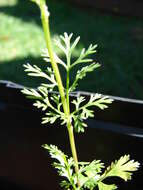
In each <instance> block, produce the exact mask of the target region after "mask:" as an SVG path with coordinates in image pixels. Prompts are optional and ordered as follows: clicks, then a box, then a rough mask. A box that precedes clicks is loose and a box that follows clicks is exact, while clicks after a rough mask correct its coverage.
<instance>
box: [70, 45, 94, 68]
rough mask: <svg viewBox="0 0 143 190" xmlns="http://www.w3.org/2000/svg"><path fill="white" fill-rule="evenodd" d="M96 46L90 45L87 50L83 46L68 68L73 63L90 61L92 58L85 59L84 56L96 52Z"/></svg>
mask: <svg viewBox="0 0 143 190" xmlns="http://www.w3.org/2000/svg"><path fill="white" fill-rule="evenodd" d="M96 47H97V45H94V46H93V45H92V44H91V45H90V46H89V47H88V49H87V50H85V48H83V49H82V51H81V53H80V56H79V57H78V58H77V60H76V61H75V62H74V63H73V64H72V65H71V67H70V69H71V68H73V67H74V66H75V65H77V64H79V63H86V62H91V61H93V60H92V59H86V57H87V56H88V55H90V54H93V53H95V52H96V50H95V49H96Z"/></svg>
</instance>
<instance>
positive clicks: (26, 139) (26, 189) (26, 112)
mask: <svg viewBox="0 0 143 190" xmlns="http://www.w3.org/2000/svg"><path fill="white" fill-rule="evenodd" d="M21 88H22V86H20V85H17V84H14V83H11V82H7V81H1V82H0V120H1V125H0V150H1V151H0V152H1V156H0V176H1V177H0V189H2V190H6V189H8V190H9V189H12V188H13V189H15V190H16V189H18V190H47V189H49V190H51V189H52V190H58V189H60V187H59V184H58V183H59V178H58V177H57V174H56V172H55V170H54V169H53V168H52V166H51V160H50V158H49V155H48V153H47V152H46V151H45V150H44V149H43V148H41V145H42V144H45V143H47V144H55V145H58V146H59V148H61V149H64V150H65V152H66V154H70V152H69V144H68V137H67V132H66V130H65V129H64V127H60V126H56V127H55V126H44V125H41V124H40V122H41V116H42V113H41V112H40V111H39V110H37V109H35V108H34V107H33V106H32V102H31V101H30V100H27V99H26V98H25V97H24V95H23V94H22V93H21V92H20V89H21ZM81 94H82V95H85V96H86V98H88V97H89V96H90V94H89V93H85V92H77V93H76V94H75V95H74V96H77V95H81ZM74 96H72V97H71V98H74ZM112 98H114V100H115V101H114V103H113V104H112V105H111V106H110V108H109V109H107V110H105V111H100V110H98V109H95V118H94V119H92V120H88V125H89V127H88V128H87V129H86V132H85V133H84V134H78V135H76V143H77V145H78V146H77V147H78V154H79V158H80V160H87V161H92V160H93V159H101V160H103V161H104V162H105V163H106V164H107V165H109V164H110V162H111V161H114V160H115V159H118V158H119V157H120V156H121V155H124V154H130V155H131V158H133V159H135V160H138V161H139V162H140V163H141V164H142V160H143V153H142V147H143V129H142V125H143V122H142V113H143V101H140V100H130V99H125V98H120V97H112ZM56 125H58V124H56ZM77 136H78V137H77ZM114 180H115V181H114V182H116V184H119V189H121V190H131V189H134V190H138V189H141V187H142V186H143V181H142V168H140V170H139V171H137V172H136V173H134V175H133V180H132V181H130V182H123V181H122V180H120V179H114ZM109 183H111V181H109Z"/></svg>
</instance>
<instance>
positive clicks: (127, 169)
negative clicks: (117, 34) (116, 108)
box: [22, 0, 139, 190]
mask: <svg viewBox="0 0 143 190" xmlns="http://www.w3.org/2000/svg"><path fill="white" fill-rule="evenodd" d="M31 1H33V2H35V3H36V4H37V5H38V7H39V9H40V12H41V22H42V26H43V31H44V35H45V43H46V47H47V49H45V50H44V51H43V53H42V57H43V59H44V61H45V62H47V68H46V69H45V70H42V69H41V68H39V66H37V65H30V64H29V63H28V64H25V65H24V67H25V71H26V72H27V74H28V75H29V76H32V77H38V78H39V77H41V78H45V79H46V81H47V82H46V83H42V84H41V85H40V86H39V87H38V88H37V90H35V89H32V88H24V89H23V90H22V92H23V93H24V94H25V95H26V96H27V97H28V98H32V99H34V101H35V102H34V104H33V105H34V106H35V107H37V108H38V109H41V110H42V111H44V113H45V116H44V117H43V118H42V123H43V124H47V123H51V124H53V123H54V122H56V121H57V120H58V121H60V122H61V125H64V126H65V127H66V128H67V131H68V135H69V144H70V149H71V157H69V156H67V155H66V154H65V153H64V152H62V151H61V150H59V149H58V147H57V146H55V145H47V144H45V145H42V146H43V147H44V148H45V149H46V150H48V152H49V154H50V156H51V157H52V158H53V159H54V160H55V162H54V164H53V166H54V167H55V168H56V170H57V171H58V174H59V175H60V176H62V178H63V180H62V181H61V183H60V185H61V186H62V187H63V188H64V189H67V190H84V189H90V190H93V189H99V190H114V189H117V186H116V185H115V184H110V185H109V184H106V183H105V182H104V179H105V178H108V177H113V176H116V177H120V178H122V179H123V180H125V181H127V180H130V179H131V176H132V173H133V171H136V170H137V169H138V167H139V163H138V162H136V161H134V160H130V156H129V155H124V156H122V157H121V158H119V159H118V160H116V161H114V162H112V163H111V165H110V166H109V167H107V168H105V166H104V163H102V162H101V161H100V160H93V161H92V162H88V161H87V162H80V161H78V156H77V151H76V146H75V139H74V132H76V133H81V132H82V133H83V132H85V128H86V127H87V124H86V122H85V121H86V120H87V119H88V118H92V117H94V112H93V110H92V108H93V107H94V106H96V107H98V108H99V109H102V110H104V109H106V108H108V105H109V104H111V103H112V101H113V100H112V99H111V98H109V97H108V96H102V95H101V94H98V93H96V94H92V95H91V97H90V98H89V100H86V99H85V97H84V96H79V97H76V98H74V100H72V101H70V94H71V93H72V92H74V91H75V90H76V88H77V86H78V84H79V82H80V80H82V79H83V78H84V77H86V75H87V74H88V73H90V72H93V71H94V70H95V69H97V68H99V67H100V64H99V63H96V62H95V61H94V60H93V59H92V58H90V55H92V54H95V53H96V47H97V45H92V44H91V45H89V47H88V48H87V49H85V48H84V49H82V51H81V52H80V54H79V57H78V58H76V60H74V61H73V60H72V55H73V51H74V50H75V48H76V46H77V44H78V43H79V40H80V37H77V38H75V37H74V35H73V34H72V33H71V34H67V33H66V32H65V33H64V34H63V35H60V37H59V39H58V40H55V41H54V42H52V41H51V35H50V27H49V17H50V13H49V11H48V7H47V5H46V1H45V0H31ZM52 43H55V46H56V47H57V48H59V49H60V51H62V52H63V54H64V55H65V58H66V59H65V60H63V59H62V58H61V57H60V56H59V55H57V54H56V52H55V51H54V49H53V48H52V47H53V46H52ZM59 65H60V66H62V67H63V69H64V70H65V73H66V81H65V84H64V83H63V80H62V75H61V74H60V71H59ZM77 65H81V66H82V68H81V69H79V70H77V71H76V74H75V77H74V79H73V80H71V71H72V70H74V69H75V70H76V68H77V67H76V66H77ZM52 91H57V93H51V92H52ZM71 106H72V107H73V109H72V110H71Z"/></svg>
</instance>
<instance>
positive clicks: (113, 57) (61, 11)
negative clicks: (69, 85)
mask: <svg viewBox="0 0 143 190" xmlns="http://www.w3.org/2000/svg"><path fill="white" fill-rule="evenodd" d="M48 5H49V10H50V12H51V17H50V21H51V33H52V37H53V38H54V37H55V36H57V35H59V34H62V33H63V32H65V31H66V32H68V33H71V32H73V33H74V36H75V37H76V36H78V35H80V36H81V42H80V44H79V46H78V48H77V49H76V51H75V52H74V56H76V55H77V54H78V53H79V51H80V50H81V48H83V47H84V46H85V47H88V45H89V44H90V43H93V44H98V48H97V50H98V51H97V54H96V55H95V60H97V61H98V62H100V63H101V64H102V67H100V68H99V69H98V70H96V71H95V72H93V73H91V74H89V75H88V76H87V77H86V78H85V79H84V80H83V81H82V82H81V83H80V85H79V89H78V90H84V91H90V92H99V93H104V94H110V95H116V96H123V97H128V98H138V99H143V74H142V71H143V22H142V19H136V18H131V17H130V18H127V17H118V16H113V15H109V14H105V13H104V14H102V13H99V12H98V11H96V10H95V11H90V10H82V9H79V8H77V7H74V6H72V5H70V3H68V2H65V1H63V0H61V1H60V2H59V1H58V0H52V1H48ZM44 47H45V43H44V39H43V32H42V28H41V24H40V17H39V10H38V8H37V7H36V6H35V5H34V4H32V3H31V2H30V1H21V0H19V1H18V0H17V1H16V0H1V1H0V79H2V80H11V81H13V82H17V83H20V84H23V85H26V86H36V85H37V84H38V80H35V79H34V78H29V77H27V76H26V74H25V73H24V71H23V70H24V69H23V67H22V65H23V64H24V63H27V62H29V63H31V64H40V66H42V65H44V66H45V65H46V64H45V63H44V62H43V61H42V59H41V58H40V54H41V49H43V48H44Z"/></svg>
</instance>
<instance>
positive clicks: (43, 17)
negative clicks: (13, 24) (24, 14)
mask: <svg viewBox="0 0 143 190" xmlns="http://www.w3.org/2000/svg"><path fill="white" fill-rule="evenodd" d="M45 7H46V4H45V2H44V1H41V4H40V10H41V21H42V26H43V30H44V35H45V40H46V46H47V49H48V52H49V56H50V60H51V64H52V68H53V71H54V74H55V77H56V81H57V83H58V88H59V93H60V96H61V101H62V104H63V109H64V113H65V115H66V117H67V129H68V134H69V141H70V147H71V152H72V156H73V159H74V161H75V172H76V174H78V170H79V167H78V158H77V151H76V146H75V139H74V133H73V127H72V125H71V121H70V110H69V92H67V100H66V97H65V93H64V87H63V84H62V80H61V76H60V72H59V69H58V66H57V63H56V61H55V59H54V54H53V50H52V45H51V36H50V29H49V16H47V12H46V9H45ZM68 85H69V84H68ZM77 177H78V175H77ZM78 186H80V184H79V182H78Z"/></svg>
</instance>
